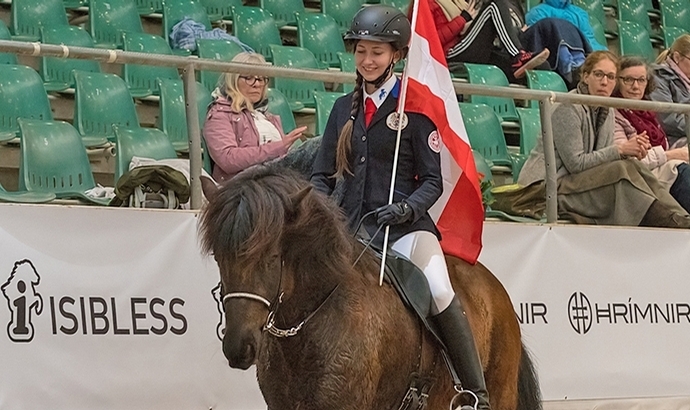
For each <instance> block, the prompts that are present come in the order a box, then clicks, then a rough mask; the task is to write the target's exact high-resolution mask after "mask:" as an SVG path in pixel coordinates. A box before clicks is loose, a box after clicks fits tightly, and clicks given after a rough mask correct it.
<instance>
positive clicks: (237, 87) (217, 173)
mask: <svg viewBox="0 0 690 410" xmlns="http://www.w3.org/2000/svg"><path fill="white" fill-rule="evenodd" d="M232 61H233V62H236V63H250V64H266V60H264V57H263V56H262V55H261V54H257V53H247V52H244V53H239V54H237V55H236V56H235V58H233V59H232ZM267 87H268V77H261V76H256V75H245V74H238V73H225V74H223V75H221V76H220V79H219V80H218V88H216V89H215V90H214V91H213V96H214V101H213V102H212V103H211V104H210V105H209V109H208V114H206V123H205V124H204V129H203V135H204V139H205V140H206V145H207V146H208V151H209V154H210V156H211V159H212V160H213V170H212V171H213V172H212V175H213V178H214V179H215V180H216V181H218V182H220V181H223V180H226V179H229V178H232V177H233V176H234V175H235V174H237V173H238V172H240V171H242V170H243V169H245V168H248V167H250V166H252V165H256V164H261V163H263V162H265V161H268V160H271V159H275V158H278V157H280V156H283V155H285V154H286V153H287V150H288V148H290V146H291V145H292V143H293V142H295V141H296V140H297V139H298V138H300V137H301V136H302V132H304V131H305V130H306V128H307V127H299V128H296V129H294V130H293V131H291V132H290V133H289V134H287V135H285V134H284V133H283V127H282V125H281V123H280V117H278V116H277V115H273V114H270V113H269V112H267V111H266V107H267V103H268V100H267V96H266V89H267Z"/></svg>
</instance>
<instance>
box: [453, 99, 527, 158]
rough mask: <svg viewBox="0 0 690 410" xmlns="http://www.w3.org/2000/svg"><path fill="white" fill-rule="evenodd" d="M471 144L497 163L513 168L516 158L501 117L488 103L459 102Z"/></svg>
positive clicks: (485, 156) (474, 148)
mask: <svg viewBox="0 0 690 410" xmlns="http://www.w3.org/2000/svg"><path fill="white" fill-rule="evenodd" d="M459 105H460V112H461V113H462V121H463V123H464V124H465V130H466V131H467V137H468V138H469V140H470V146H471V147H472V149H473V150H476V151H477V152H479V153H480V154H482V156H483V157H484V158H486V159H488V160H489V161H491V162H493V163H494V164H495V165H501V166H506V167H508V168H510V169H511V170H512V169H513V167H514V164H515V163H514V159H513V157H512V156H511V155H510V153H509V152H508V146H507V145H506V140H505V136H504V134H503V128H501V119H500V118H499V117H498V115H497V114H496V113H495V112H494V111H493V110H492V109H491V107H489V106H488V105H486V104H470V103H459Z"/></svg>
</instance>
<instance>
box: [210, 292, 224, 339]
mask: <svg viewBox="0 0 690 410" xmlns="http://www.w3.org/2000/svg"><path fill="white" fill-rule="evenodd" d="M211 295H213V300H215V301H216V309H217V310H218V314H219V315H220V318H219V319H218V325H217V326H216V336H218V339H219V340H220V341H221V342H222V341H223V336H225V309H223V298H222V297H221V296H220V282H218V285H216V287H214V288H213V289H211Z"/></svg>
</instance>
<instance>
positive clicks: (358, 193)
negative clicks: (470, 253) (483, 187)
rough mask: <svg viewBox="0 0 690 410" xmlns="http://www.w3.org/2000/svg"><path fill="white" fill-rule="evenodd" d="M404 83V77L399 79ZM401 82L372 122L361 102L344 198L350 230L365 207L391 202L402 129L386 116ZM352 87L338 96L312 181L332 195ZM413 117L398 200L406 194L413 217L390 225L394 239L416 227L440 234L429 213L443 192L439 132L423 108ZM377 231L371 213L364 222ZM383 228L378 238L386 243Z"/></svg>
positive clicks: (403, 143) (404, 139)
mask: <svg viewBox="0 0 690 410" xmlns="http://www.w3.org/2000/svg"><path fill="white" fill-rule="evenodd" d="M398 84H399V82H398ZM398 90H399V87H397V86H396V87H395V88H394V89H393V90H392V91H391V93H390V94H389V95H388V97H387V98H386V99H385V100H384V102H383V103H382V104H381V106H380V107H379V109H378V110H377V111H376V114H374V117H373V118H372V120H371V123H370V124H369V127H365V125H364V111H363V108H362V105H363V104H361V105H360V109H359V112H358V113H357V115H356V117H355V121H354V127H353V133H352V152H351V157H350V167H351V171H352V172H353V173H354V175H350V174H348V173H346V174H345V176H344V195H343V198H342V202H341V203H340V204H339V205H340V206H341V208H342V209H343V210H344V212H345V215H346V216H347V218H348V223H349V227H350V230H351V231H354V230H355V229H356V228H357V225H358V223H359V221H360V219H361V218H362V216H364V215H365V214H366V213H368V212H369V211H373V210H375V209H376V208H378V207H380V206H383V205H387V204H388V195H389V189H390V181H391V177H392V171H393V157H394V153H395V140H396V134H397V129H393V128H395V127H391V126H390V125H391V121H387V119H388V117H389V115H391V114H393V113H395V110H396V106H397V102H398ZM351 102H352V93H350V94H348V95H346V96H343V97H341V98H339V99H338V100H337V101H336V102H335V104H334V106H333V109H332V111H331V114H330V117H329V118H328V123H327V125H326V130H325V131H324V135H323V139H322V141H321V146H320V148H319V152H318V154H317V156H316V159H315V161H314V166H313V170H312V175H311V183H312V184H313V185H314V187H316V189H317V190H319V191H321V192H323V193H325V194H326V195H330V194H331V193H332V192H333V189H334V187H335V182H336V181H335V178H332V177H331V176H332V175H333V174H335V158H336V147H337V145H338V136H339V135H340V130H341V129H342V128H343V126H344V125H345V123H346V122H347V120H348V119H349V116H350V108H351ZM406 115H407V118H408V122H407V126H406V127H405V128H404V129H403V130H402V134H401V140H400V153H399V159H398V169H397V176H396V183H395V193H394V196H393V202H399V201H402V200H403V199H404V200H405V201H406V202H407V203H408V204H409V205H410V207H411V208H412V212H413V218H412V220H410V221H408V222H405V223H402V224H399V225H391V228H390V237H389V240H390V243H393V242H394V241H396V240H397V239H399V238H400V237H402V236H404V235H406V234H407V233H409V232H413V231H419V230H424V231H429V232H432V233H434V234H435V235H436V236H437V237H438V238H439V239H440V234H439V232H438V230H437V229H436V225H435V224H434V222H433V221H432V219H431V217H430V216H429V214H428V212H427V211H428V209H429V208H430V207H431V206H432V205H433V204H434V203H435V202H436V200H437V199H438V198H439V197H440V196H441V193H442V192H443V182H442V178H441V165H440V163H441V159H440V155H439V138H438V133H437V132H436V127H435V125H434V124H433V123H432V122H431V120H429V118H428V117H426V116H425V115H422V114H415V113H406ZM362 226H363V227H364V228H365V229H366V230H367V232H368V234H369V236H373V235H374V233H375V232H376V230H377V228H378V227H377V225H376V217H375V216H370V217H368V218H367V219H366V220H365V221H364V222H363V225H362ZM383 232H384V230H383V229H381V231H380V232H379V233H378V235H376V237H375V238H374V244H376V245H377V246H379V247H381V246H382V245H383Z"/></svg>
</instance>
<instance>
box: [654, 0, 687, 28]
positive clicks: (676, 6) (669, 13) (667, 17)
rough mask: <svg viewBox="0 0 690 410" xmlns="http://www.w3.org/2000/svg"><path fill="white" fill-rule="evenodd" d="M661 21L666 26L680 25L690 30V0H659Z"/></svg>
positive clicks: (679, 26)
mask: <svg viewBox="0 0 690 410" xmlns="http://www.w3.org/2000/svg"><path fill="white" fill-rule="evenodd" d="M659 7H660V8H661V23H662V25H663V27H664V28H666V27H668V26H671V27H678V28H681V29H683V30H685V32H690V1H688V0H659Z"/></svg>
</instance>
